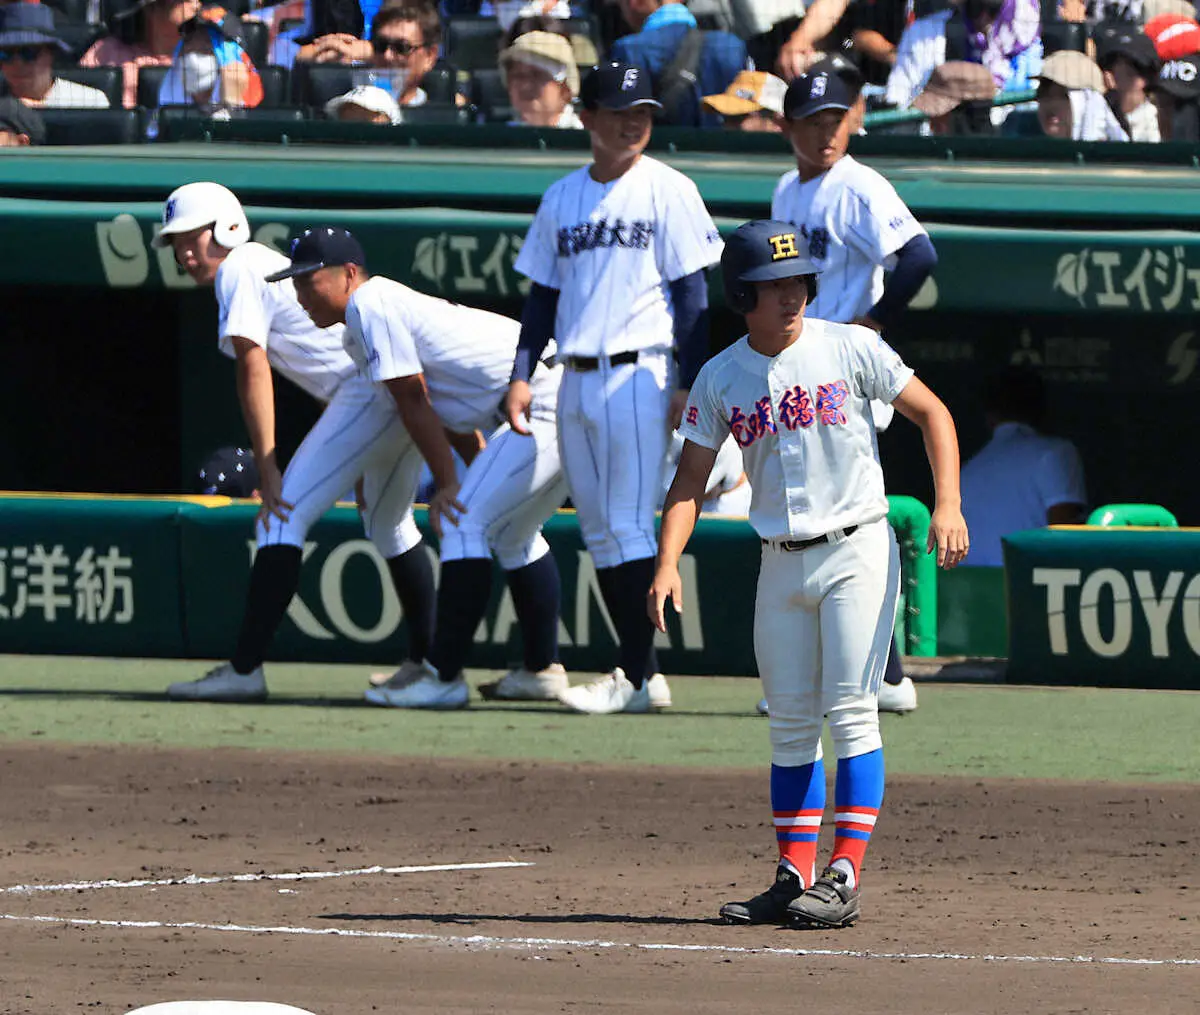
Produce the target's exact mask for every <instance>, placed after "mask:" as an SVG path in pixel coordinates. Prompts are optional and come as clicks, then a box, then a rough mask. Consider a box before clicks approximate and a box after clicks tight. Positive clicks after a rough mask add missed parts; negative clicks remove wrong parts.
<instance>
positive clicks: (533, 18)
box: [500, 14, 600, 67]
mask: <svg viewBox="0 0 1200 1015" xmlns="http://www.w3.org/2000/svg"><path fill="white" fill-rule="evenodd" d="M529 32H551V33H552V34H554V35H561V36H563V38H565V39H567V40H568V41H569V42H570V43H571V49H572V50H573V51H574V53H575V65H576V66H577V67H595V66H596V64H598V63H599V62H600V52H599V50H597V49H596V43H595V42H594V41H593V40H592V38H591V36H590V35H583V34H578V33H576V34H572V33H571V32H570V31H569V30H568V27H567V23H566V22H565V21H564V20H562V19H561V18H551V17H545V16H543V15H540V14H533V15H530V16H529V17H520V18H517V20H516V21H514V22H513V24H512V26H511V27H510V28H509V29H508V30H507V31H506V32H505V33H504V39H503V41H502V42H501V43H500V51H501V52H503V51H504V50H506V49H508V47H509V46H511V45H512V44H513V43H514V42H516V41H517V39H519V38H520V37H521V36H522V35H526V34H527V33H529Z"/></svg>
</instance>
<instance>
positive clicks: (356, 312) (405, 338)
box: [346, 289, 424, 383]
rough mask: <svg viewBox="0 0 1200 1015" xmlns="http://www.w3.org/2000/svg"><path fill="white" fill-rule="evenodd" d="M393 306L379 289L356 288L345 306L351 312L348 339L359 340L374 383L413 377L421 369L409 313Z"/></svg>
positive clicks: (347, 323) (348, 320) (347, 320)
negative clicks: (400, 311) (398, 311)
mask: <svg viewBox="0 0 1200 1015" xmlns="http://www.w3.org/2000/svg"><path fill="white" fill-rule="evenodd" d="M396 309H397V308H395V307H388V306H386V305H385V304H384V301H383V299H382V298H381V297H380V294H379V293H378V292H375V291H364V290H363V289H359V290H358V291H357V292H356V293H355V294H354V297H353V298H352V300H351V303H350V308H348V310H352V312H353V315H351V313H347V314H346V325H347V328H348V329H351V338H350V340H351V341H353V342H358V343H360V346H361V351H362V353H363V356H364V358H365V359H366V369H367V374H368V375H369V376H370V378H371V380H372V381H375V382H376V383H382V382H383V381H390V380H393V379H395V378H397V377H412V376H413V375H415V374H419V373H422V372H423V369H424V368H423V367H422V366H421V357H420V356H419V355H418V353H417V343H416V341H415V340H414V338H413V334H412V330H411V328H410V326H409V321H408V316H407V315H406V314H404V313H397V312H396Z"/></svg>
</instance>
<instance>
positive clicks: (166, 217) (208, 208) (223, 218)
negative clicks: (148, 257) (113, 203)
mask: <svg viewBox="0 0 1200 1015" xmlns="http://www.w3.org/2000/svg"><path fill="white" fill-rule="evenodd" d="M203 226H212V227H213V239H214V240H216V241H217V242H218V243H219V244H221V246H222V247H240V246H241V245H242V244H243V243H245V242H246V241H247V240H248V239H250V223H249V222H247V221H246V213H245V212H244V211H243V210H242V203H241V202H240V201H239V200H238V199H237V198H236V197H235V196H234V193H233V191H232V190H229V189H228V188H227V187H222V186H221V185H220V184H219V183H185V184H184V185H183V186H182V187H178V188H176V189H175V190H173V191H171V196H170V197H168V198H167V200H166V202H165V203H164V204H163V212H162V229H161V230H160V231H159V233H158V235H157V236H155V237H154V239H153V240H152V241H151V242H152V243H153V245H154V246H155V247H165V246H167V245H168V244H169V243H170V242H171V237H172V236H173V235H175V234H176V233H190V232H191V231H192V230H193V229H200V228H202V227H203Z"/></svg>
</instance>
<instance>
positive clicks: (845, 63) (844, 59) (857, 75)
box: [805, 53, 866, 93]
mask: <svg viewBox="0 0 1200 1015" xmlns="http://www.w3.org/2000/svg"><path fill="white" fill-rule="evenodd" d="M805 73H806V74H821V73H825V74H836V75H837V76H838V77H840V78H841V79H842V80H843V81H845V82H846V84H847V85H849V86H850V87H851V88H852V89H853V90H854V91H855V92H856V93H857V92H859V91H861V90H862V86H863V83H864V82H865V81H866V78H864V77H863V72H862V70H861V68H859V66H858V64H856V63H855V62H854V61H853V60H851V59H850V58H849V57H848V56H844V55H843V54H841V53H827V54H825V56H823V57H821V59H820V60H817V61H816V62H815V63H812V64H809V67H808V70H806V71H805Z"/></svg>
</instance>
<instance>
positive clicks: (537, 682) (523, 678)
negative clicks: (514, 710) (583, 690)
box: [492, 663, 571, 701]
mask: <svg viewBox="0 0 1200 1015" xmlns="http://www.w3.org/2000/svg"><path fill="white" fill-rule="evenodd" d="M570 686H571V682H570V681H569V680H568V679H567V671H566V669H565V668H564V667H563V665H562V663H551V664H550V665H549V666H547V667H546V668H545V669H544V670H538V671H537V672H536V673H535V672H534V671H533V670H527V669H525V668H524V667H520V668H518V669H515V670H509V672H508V673H506V674H504V676H503V677H501V678H500V679H499V680H498V681H497V682H496V686H495V687H494V688H492V697H493V698H498V699H499V700H501V701H558V697H559V695H560V694H562V692H563V691H565V690H566V689H567V688H568V687H570Z"/></svg>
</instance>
